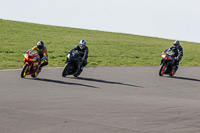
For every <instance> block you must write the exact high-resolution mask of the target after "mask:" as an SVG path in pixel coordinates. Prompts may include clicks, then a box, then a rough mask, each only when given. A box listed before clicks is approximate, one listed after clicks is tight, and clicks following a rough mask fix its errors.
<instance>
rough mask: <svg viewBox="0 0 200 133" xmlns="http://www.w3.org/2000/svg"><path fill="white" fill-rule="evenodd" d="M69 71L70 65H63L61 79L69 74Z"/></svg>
mask: <svg viewBox="0 0 200 133" xmlns="http://www.w3.org/2000/svg"><path fill="white" fill-rule="evenodd" d="M69 70H70V64H69V63H66V64H65V67H64V69H63V72H62V76H63V77H66V76H67V75H68V73H69Z"/></svg>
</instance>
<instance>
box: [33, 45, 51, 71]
mask: <svg viewBox="0 0 200 133" xmlns="http://www.w3.org/2000/svg"><path fill="white" fill-rule="evenodd" d="M31 50H37V51H38V54H39V56H40V59H42V58H43V57H47V59H46V60H44V62H43V63H42V64H41V65H40V68H39V72H40V71H41V69H42V67H43V66H46V65H48V55H47V48H46V47H45V46H44V42H43V41H39V42H38V43H37V45H36V46H34V47H33V48H32V49H31ZM40 63H41V62H40V61H39V64H40Z"/></svg>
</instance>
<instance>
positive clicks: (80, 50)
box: [70, 40, 89, 76]
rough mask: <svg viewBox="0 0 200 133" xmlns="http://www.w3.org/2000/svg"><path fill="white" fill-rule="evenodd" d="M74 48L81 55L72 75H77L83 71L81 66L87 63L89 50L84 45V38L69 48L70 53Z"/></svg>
mask: <svg viewBox="0 0 200 133" xmlns="http://www.w3.org/2000/svg"><path fill="white" fill-rule="evenodd" d="M76 50H77V51H78V53H79V55H80V57H81V62H79V65H78V69H77V71H76V73H75V74H74V76H78V75H79V74H80V73H81V72H82V71H83V67H85V66H86V65H87V58H88V53H89V50H88V47H87V46H86V40H80V42H79V44H78V45H76V46H75V47H74V48H73V49H71V50H70V53H71V52H72V51H76Z"/></svg>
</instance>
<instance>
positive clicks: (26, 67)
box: [21, 64, 29, 78]
mask: <svg viewBox="0 0 200 133" xmlns="http://www.w3.org/2000/svg"><path fill="white" fill-rule="evenodd" d="M28 67H29V66H28V64H25V65H24V67H23V68H22V72H21V78H25V77H26V74H27V73H28Z"/></svg>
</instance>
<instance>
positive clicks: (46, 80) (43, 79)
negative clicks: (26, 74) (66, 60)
mask: <svg viewBox="0 0 200 133" xmlns="http://www.w3.org/2000/svg"><path fill="white" fill-rule="evenodd" d="M30 80H38V81H45V82H50V83H57V84H65V85H77V86H84V87H90V88H98V87H95V86H91V85H85V84H79V83H70V82H64V81H60V80H53V79H46V78H31V79H30Z"/></svg>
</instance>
